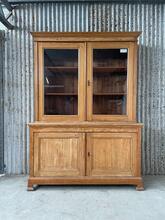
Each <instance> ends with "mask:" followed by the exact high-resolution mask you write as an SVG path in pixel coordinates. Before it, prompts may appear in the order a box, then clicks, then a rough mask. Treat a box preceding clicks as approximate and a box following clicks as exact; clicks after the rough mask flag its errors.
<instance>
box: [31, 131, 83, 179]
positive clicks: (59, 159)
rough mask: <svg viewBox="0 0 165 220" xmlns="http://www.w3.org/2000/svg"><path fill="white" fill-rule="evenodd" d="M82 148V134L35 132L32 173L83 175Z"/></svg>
mask: <svg viewBox="0 0 165 220" xmlns="http://www.w3.org/2000/svg"><path fill="white" fill-rule="evenodd" d="M84 149H85V146H84V134H77V133H75V134H72V133H56V134H55V133H36V134H35V138H34V175H35V176H81V175H84V168H85V165H84V161H85V159H84Z"/></svg>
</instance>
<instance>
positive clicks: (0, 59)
mask: <svg viewBox="0 0 165 220" xmlns="http://www.w3.org/2000/svg"><path fill="white" fill-rule="evenodd" d="M3 64H4V31H0V174H1V173H3V168H4V144H3V125H4V122H3V119H4V117H3V111H4V108H3V72H4V71H3V66H4V65H3Z"/></svg>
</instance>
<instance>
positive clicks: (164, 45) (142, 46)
mask: <svg viewBox="0 0 165 220" xmlns="http://www.w3.org/2000/svg"><path fill="white" fill-rule="evenodd" d="M11 22H13V23H14V25H15V26H16V28H15V30H12V31H8V32H6V44H5V74H4V121H5V124H4V131H5V135H4V146H5V164H6V172H7V173H9V174H11V173H16V174H20V173H27V172H28V155H29V131H28V129H27V123H28V122H30V121H33V115H34V113H33V99H34V97H33V43H32V37H31V35H30V31H64V32H65V31H142V32H143V33H142V36H141V37H140V39H139V63H138V110H137V116H138V121H139V122H143V123H144V129H143V138H142V167H143V173H145V174H165V4H110V3H35V4H22V5H19V7H18V8H17V9H15V10H14V17H13V20H12V21H11Z"/></svg>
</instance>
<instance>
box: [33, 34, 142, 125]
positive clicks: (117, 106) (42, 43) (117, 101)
mask: <svg viewBox="0 0 165 220" xmlns="http://www.w3.org/2000/svg"><path fill="white" fill-rule="evenodd" d="M32 35H33V37H34V46H35V120H39V121H48V122H55V121H136V66H137V63H136V62H137V60H136V56H137V37H138V35H139V33H138V32H131V33H126V32H125V33H122V32H121V33H120V32H118V33H117V32H113V33H32Z"/></svg>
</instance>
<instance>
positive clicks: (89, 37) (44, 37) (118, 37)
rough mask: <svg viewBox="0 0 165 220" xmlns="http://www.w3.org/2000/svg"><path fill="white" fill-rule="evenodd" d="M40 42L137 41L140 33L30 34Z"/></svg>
mask: <svg viewBox="0 0 165 220" xmlns="http://www.w3.org/2000/svg"><path fill="white" fill-rule="evenodd" d="M31 34H32V36H33V39H34V41H35V42H40V41H42V42H43V41H67V42H68V41H100V40H101V41H137V38H138V37H139V35H140V34H141V32H31Z"/></svg>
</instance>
